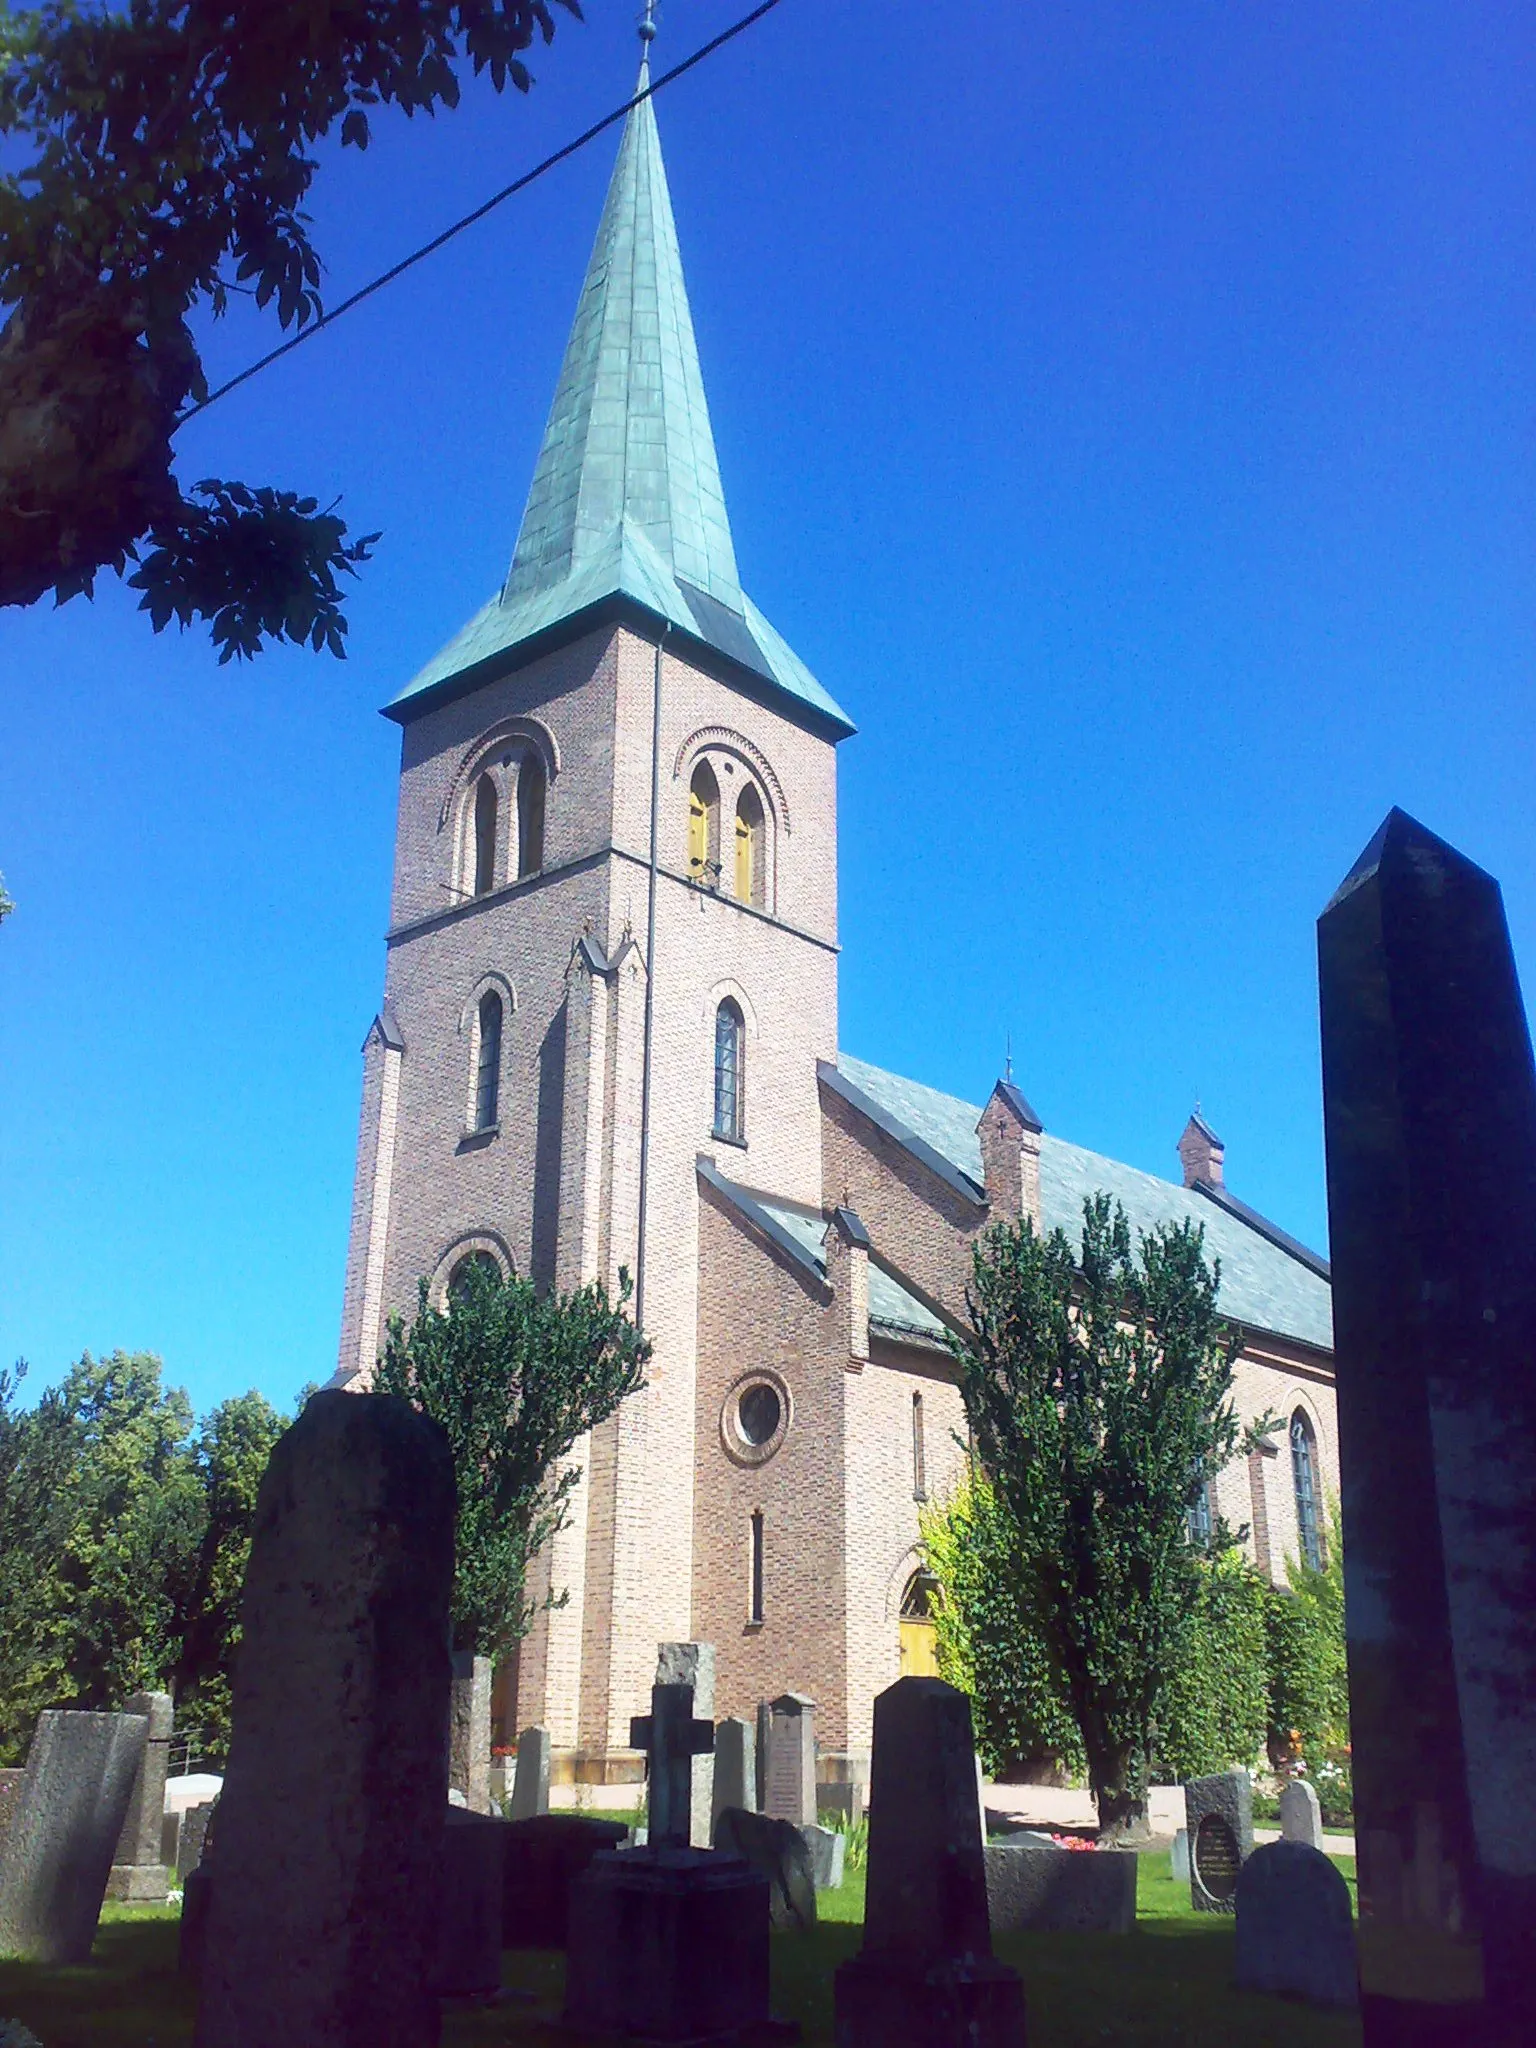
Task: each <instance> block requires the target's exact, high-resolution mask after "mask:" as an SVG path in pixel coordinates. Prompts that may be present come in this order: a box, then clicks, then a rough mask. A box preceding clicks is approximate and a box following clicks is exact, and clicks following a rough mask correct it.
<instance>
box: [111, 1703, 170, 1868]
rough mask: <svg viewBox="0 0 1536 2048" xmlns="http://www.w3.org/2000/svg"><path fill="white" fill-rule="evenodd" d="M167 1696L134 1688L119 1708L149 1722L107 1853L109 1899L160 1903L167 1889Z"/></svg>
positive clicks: (168, 1705)
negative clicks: (164, 1849)
mask: <svg viewBox="0 0 1536 2048" xmlns="http://www.w3.org/2000/svg"><path fill="white" fill-rule="evenodd" d="M171 1711H172V1710H171V1696H170V1694H169V1693H168V1692H136V1693H134V1694H132V1695H131V1696H130V1698H129V1699H128V1701H127V1703H126V1705H125V1707H124V1712H125V1713H129V1714H142V1715H143V1716H144V1718H145V1720H146V1721H147V1722H148V1723H149V1734H148V1737H147V1739H146V1741H145V1744H144V1756H143V1759H142V1761H141V1762H140V1764H139V1768H138V1773H137V1775H136V1776H135V1778H134V1781H133V1791H132V1793H131V1794H130V1795H129V1799H128V1818H127V1819H126V1820H125V1821H124V1822H123V1832H122V1834H121V1835H120V1836H119V1837H118V1843H117V1847H116V1849H115V1850H114V1851H113V1854H112V1873H111V1875H110V1876H109V1877H108V1879H107V1897H108V1898H109V1899H127V1900H133V1901H135V1902H136V1903H138V1904H140V1905H160V1906H163V1905H164V1904H165V1895H166V1891H167V1883H166V1875H165V1859H164V1857H163V1856H162V1854H161V1836H162V1835H163V1833H164V1831H165V1777H166V1766H167V1765H168V1764H169V1762H170V1756H171Z"/></svg>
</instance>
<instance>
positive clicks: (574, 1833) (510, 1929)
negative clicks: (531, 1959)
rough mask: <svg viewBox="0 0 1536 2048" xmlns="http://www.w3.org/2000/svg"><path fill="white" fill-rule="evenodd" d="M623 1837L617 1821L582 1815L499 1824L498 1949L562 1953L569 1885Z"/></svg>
mask: <svg viewBox="0 0 1536 2048" xmlns="http://www.w3.org/2000/svg"><path fill="white" fill-rule="evenodd" d="M628 1833H629V1829H628V1828H627V1827H626V1826H625V1825H624V1823H623V1821H621V1820H596V1819H594V1818H593V1817H592V1816H591V1815H590V1814H584V1813H536V1814H533V1815H532V1816H531V1817H530V1818H529V1819H527V1820H512V1821H505V1822H503V1824H502V1829H501V1840H502V1866H501V1870H502V1900H501V1938H502V1946H503V1947H504V1948H564V1947H565V1945H566V1941H567V1939H568V1936H569V1932H570V1902H571V1886H572V1884H573V1883H574V1882H575V1880H576V1879H577V1878H578V1877H580V1875H581V1873H582V1872H583V1871H584V1870H585V1869H586V1867H587V1865H588V1864H589V1863H590V1862H591V1861H592V1858H593V1857H594V1856H595V1855H596V1854H597V1853H598V1851H599V1850H600V1849H616V1848H617V1847H618V1846H619V1844H620V1843H621V1842H622V1841H623V1840H624V1838H625V1836H626V1835H627V1834H628Z"/></svg>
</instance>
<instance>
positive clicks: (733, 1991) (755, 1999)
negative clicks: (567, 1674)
mask: <svg viewBox="0 0 1536 2048" xmlns="http://www.w3.org/2000/svg"><path fill="white" fill-rule="evenodd" d="M713 1739H714V1730H713V1727H712V1726H711V1724H710V1723H709V1722H708V1721H699V1720H695V1719H694V1714H693V1694H692V1691H691V1689H690V1687H688V1686H687V1685H658V1686H656V1687H654V1688H653V1690H652V1693H651V1711H650V1713H649V1714H648V1715H645V1716H637V1717H636V1719H635V1720H634V1721H633V1722H632V1724H631V1726H630V1741H631V1743H632V1744H633V1745H634V1746H635V1747H636V1748H640V1749H645V1750H646V1751H647V1752H648V1753H649V1761H650V1788H651V1789H650V1814H651V1819H650V1840H649V1842H648V1843H647V1845H646V1846H645V1847H644V1848H635V1849H612V1850H603V1851H601V1852H600V1853H599V1854H598V1855H596V1856H594V1857H593V1859H592V1861H591V1862H590V1863H589V1864H588V1865H587V1868H586V1870H585V1871H584V1872H583V1873H582V1875H581V1876H580V1877H578V1878H577V1880H576V1882H575V1883H574V1884H573V1885H572V1887H571V1917H570V1944H569V1951H568V1961H567V1968H566V1973H565V1986H566V1989H565V2016H564V2020H565V2024H566V2025H567V2026H568V2027H571V2028H573V2029H589V2030H591V2031H592V2032H594V2033H608V2034H617V2035H619V2036H621V2037H626V2036H627V2037H630V2038H639V2039H642V2040H646V2041H653V2042H685V2041H686V2042H707V2041H712V2040H722V2041H729V2040H735V2039H743V2038H747V2039H753V2040H762V2039H766V2038H767V2037H768V2036H769V2034H770V2032H771V2031H772V2023H771V2021H770V2019H769V2012H768V1886H767V1883H766V1881H765V1880H764V1879H763V1878H762V1877H760V1876H759V1875H758V1873H757V1872H756V1871H755V1870H752V1869H751V1868H749V1866H748V1865H747V1864H746V1863H745V1862H744V1861H743V1860H742V1859H741V1858H739V1857H736V1856H727V1855H721V1854H719V1853H717V1852H716V1851H714V1850H712V1849H694V1848H691V1847H690V1846H689V1843H688V1836H689V1829H690V1823H691V1809H692V1768H691V1767H692V1762H693V1759H694V1757H695V1756H699V1755H704V1754H707V1753H708V1750H709V1747H710V1745H711V1744H712V1742H713ZM802 1846H803V1845H802Z"/></svg>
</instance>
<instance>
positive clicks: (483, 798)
mask: <svg viewBox="0 0 1536 2048" xmlns="http://www.w3.org/2000/svg"><path fill="white" fill-rule="evenodd" d="M495 886H496V784H495V782H494V781H493V780H492V779H491V777H490V776H489V775H482V776H481V778H480V780H479V781H478V782H477V783H476V784H475V894H476V895H477V896H484V895H487V894H488V893H489V892H490V891H491V890H492V889H494V888H495Z"/></svg>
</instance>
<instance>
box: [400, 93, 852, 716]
mask: <svg viewBox="0 0 1536 2048" xmlns="http://www.w3.org/2000/svg"><path fill="white" fill-rule="evenodd" d="M647 82H648V74H647V71H646V68H645V66H644V65H642V66H641V70H640V89H641V90H643V89H644V87H645V85H646V83H647ZM616 597H625V598H628V599H630V600H631V601H632V602H633V603H635V604H638V605H639V606H641V607H642V608H643V609H644V610H646V611H648V612H650V613H652V614H653V615H655V616H656V617H657V618H660V619H665V620H668V621H670V623H671V624H672V625H673V626H675V627H677V628H679V629H680V630H681V631H683V632H685V633H688V634H690V635H692V636H693V637H694V638H695V639H698V640H702V641H704V642H705V643H706V644H707V645H709V646H711V647H713V648H715V649H716V650H717V651H718V652H719V653H722V654H725V655H727V656H728V657H729V658H730V659H731V660H732V661H734V662H736V663H738V664H739V665H740V666H741V667H743V668H745V669H747V670H749V671H751V672H752V673H753V674H754V675H755V676H756V677H757V678H758V679H759V680H760V681H761V682H762V683H764V684H766V685H767V686H768V690H769V693H770V695H774V694H779V693H782V694H784V695H787V696H788V697H790V698H793V699H795V700H797V701H798V703H799V704H800V705H802V706H804V707H806V708H808V709H810V710H811V711H813V712H815V713H817V714H819V716H820V718H821V719H823V720H824V721H826V722H827V723H829V724H830V725H832V726H833V727H834V728H836V729H837V731H838V733H839V736H840V735H841V733H844V732H851V731H852V730H853V726H852V724H851V723H850V721H849V719H848V718H847V716H846V715H845V714H844V712H843V711H841V710H840V709H839V707H838V706H837V704H836V703H835V702H834V701H833V699H832V698H831V697H830V696H829V695H828V694H827V692H826V691H825V690H824V689H823V688H822V687H821V685H820V683H818V682H817V680H816V678H815V677H814V676H813V675H812V674H811V672H810V670H809V669H807V668H806V667H805V665H804V664H803V663H802V662H801V661H799V660H798V659H797V658H796V656H795V655H794V654H793V653H792V652H791V650H790V649H789V647H788V646H787V645H786V644H785V642H784V641H783V640H781V639H780V637H779V635H778V634H777V633H775V632H774V630H773V628H772V627H771V626H770V625H769V624H768V622H767V621H766V620H765V619H764V618H763V616H762V614H761V613H760V612H759V611H758V610H757V608H756V606H755V605H753V604H752V602H751V600H750V599H749V598H747V597H746V596H745V594H744V593H743V591H742V588H741V584H740V581H739V579H738V577H737V574H736V551H735V548H734V547H733V545H732V542H731V526H730V520H729V518H728V516H727V514H726V509H725V495H724V492H723V491H722V489H721V486H720V465H719V462H718V460H717V458H716V455H715V441H714V435H713V434H712V433H711V431H710V425H709V407H708V405H707V403H706V401H705V397H704V380H703V376H702V374H701V373H700V370H699V352H698V347H697V344H696V343H695V341H694V335H693V319H692V315H691V314H690V313H689V310H688V293H687V289H686V287H685V285H684V283H683V265H682V257H681V254H680V252H679V250H678V245H677V227H676V223H675V222H674V220H673V217H672V200H671V196H670V194H669V193H668V190H667V174H666V169H665V167H664V165H663V163H662V158H661V140H660V137H659V136H658V134H657V132H656V116H655V114H654V113H653V111H652V107H651V102H650V100H648V99H646V100H642V101H641V103H640V104H639V106H637V107H636V108H634V109H633V111H632V112H631V114H630V116H629V119H628V120H627V121H626V123H625V126H624V139H623V141H622V142H621V144H620V146H619V157H618V162H617V163H616V164H615V165H614V170H613V178H612V180H611V182H610V184H609V187H608V197H607V200H606V202H605V203H604V206H603V215H602V219H601V221H600V222H599V224H598V230H597V241H596V243H595V245H594V247H593V250H592V259H591V261H590V263H589V264H588V265H587V276H586V282H585V283H584V285H583V286H582V290H581V299H580V302H579V303H578V305H577V308H576V318H575V321H574V322H573V324H572V327H571V335H570V340H569V341H568V342H567V343H566V349H565V361H564V362H563V364H562V365H561V369H560V381H559V383H558V384H557V385H556V387H555V401H554V404H553V406H552V407H551V408H550V414H549V423H548V425H547V426H546V427H545V429H544V441H543V445H542V447H541V448H540V450H539V459H538V462H537V464H536V465H535V467H534V472H533V485H532V488H531V489H530V491H529V493H528V503H527V506H526V508H525V510H524V512H523V523H522V526H521V528H520V530H519V532H518V536H517V546H516V549H515V551H514V553H513V557H512V567H511V569H510V571H509V572H508V575H507V580H506V583H505V584H504V585H503V587H502V589H501V591H500V592H499V593H498V595H497V596H496V597H494V598H492V599H491V601H490V603H489V604H487V605H486V606H485V607H484V608H483V609H482V610H481V611H480V612H479V613H477V615H476V616H475V617H474V618H473V619H471V621H470V622H469V624H468V625H467V626H465V627H464V629H463V630H462V632H460V633H459V634H458V635H457V636H456V637H455V638H454V639H453V640H451V641H450V642H449V644H448V645H447V646H446V647H445V648H444V649H443V650H442V652H441V653H440V654H438V655H437V656H436V657H435V659H434V660H432V661H431V662H429V663H428V664H427V666H426V667H425V668H424V669H423V670H422V671H421V673H420V674H419V675H418V676H416V677H415V678H414V680H413V681H412V682H411V683H410V684H409V685H408V687H407V688H406V689H405V690H403V691H402V692H401V694H400V695H399V696H398V697H396V698H395V700H394V702H393V703H392V704H391V705H389V706H388V710H389V712H390V714H391V715H392V716H396V717H410V716H411V715H413V713H414V712H416V711H417V710H422V709H425V708H426V707H427V703H428V702H429V701H430V702H437V701H439V700H440V699H441V698H442V697H443V696H445V695H451V694H455V692H454V690H453V685H454V683H455V681H456V680H457V679H458V678H460V677H464V678H465V679H466V680H465V687H469V686H470V683H469V679H468V672H469V671H470V670H473V669H478V667H479V665H480V664H481V663H483V662H487V661H490V660H492V659H494V658H495V657H496V656H498V655H503V654H507V653H510V652H512V651H513V650H514V649H515V648H517V647H518V646H519V645H520V644H521V643H523V642H524V641H527V640H530V639H532V638H533V637H534V636H535V635H537V634H542V633H546V632H549V631H550V630H552V629H554V628H556V627H558V626H560V625H561V624H562V623H564V622H565V621H566V620H569V619H573V618H575V617H576V616H577V615H578V614H579V613H582V612H585V611H586V610H588V609H589V608H590V607H592V606H594V605H598V604H602V603H604V602H605V601H607V600H610V599H613V598H616Z"/></svg>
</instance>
